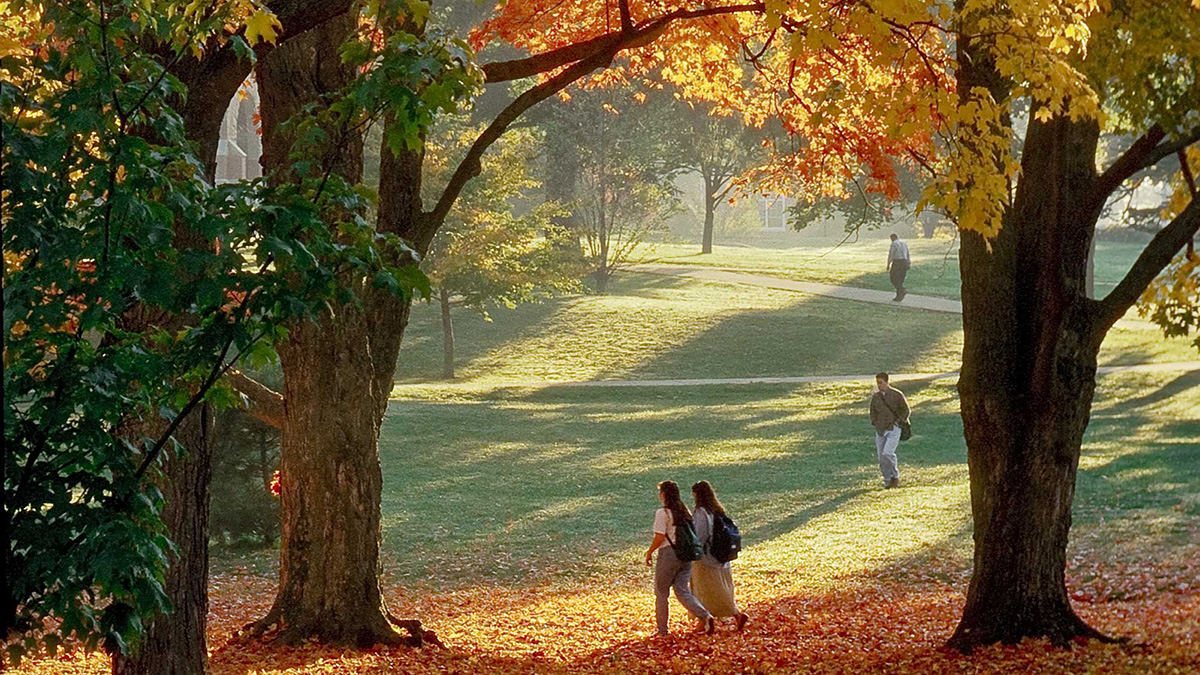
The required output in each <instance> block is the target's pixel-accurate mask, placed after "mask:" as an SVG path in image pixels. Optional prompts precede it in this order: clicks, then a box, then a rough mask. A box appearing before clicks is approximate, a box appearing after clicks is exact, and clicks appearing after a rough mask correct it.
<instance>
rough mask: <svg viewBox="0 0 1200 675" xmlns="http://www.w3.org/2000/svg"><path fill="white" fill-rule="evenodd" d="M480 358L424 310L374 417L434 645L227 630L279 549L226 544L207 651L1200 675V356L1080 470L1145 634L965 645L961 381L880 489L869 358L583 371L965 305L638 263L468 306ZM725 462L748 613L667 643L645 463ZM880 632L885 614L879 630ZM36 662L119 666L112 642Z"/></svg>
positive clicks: (877, 362)
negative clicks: (715, 277) (841, 296)
mask: <svg viewBox="0 0 1200 675" xmlns="http://www.w3.org/2000/svg"><path fill="white" fill-rule="evenodd" d="M456 318H457V334H458V338H459V355H460V366H461V368H460V373H461V375H462V377H461V379H460V380H458V381H455V382H451V383H443V382H438V381H436V380H435V379H434V378H435V377H436V376H437V373H438V368H439V365H440V361H441V357H440V351H439V350H440V332H439V326H438V323H437V319H438V316H437V310H436V307H432V306H420V307H417V308H416V310H414V312H413V319H412V325H411V327H410V329H409V334H408V335H407V336H406V340H405V345H404V348H403V350H402V352H401V356H400V367H399V371H398V382H397V385H396V387H395V389H394V392H393V395H394V398H395V399H396V400H394V401H393V403H392V405H391V407H390V409H389V412H388V416H387V418H386V420H385V422H384V426H383V430H382V435H381V440H380V451H381V466H382V470H383V478H384V483H383V486H384V492H383V505H382V507H383V508H382V510H383V533H382V535H383V536H382V545H383V557H384V568H385V574H384V578H383V586H384V589H385V592H386V594H387V597H388V602H389V606H390V608H391V609H392V610H393V611H394V612H395V613H396V614H398V615H401V616H418V617H420V618H421V619H422V620H423V621H424V622H425V623H426V625H427V626H429V627H432V628H434V629H435V630H437V631H438V633H439V635H440V636H441V637H442V638H443V639H444V640H445V641H446V642H447V643H448V644H449V645H450V646H451V648H450V649H448V650H445V651H439V650H420V651H419V652H414V651H412V650H405V649H373V650H368V651H356V650H343V649H338V648H327V647H316V646H302V647H300V648H278V647H264V646H262V645H258V644H251V645H245V644H241V643H238V642H234V641H230V636H231V635H232V634H233V631H234V630H235V629H236V628H237V627H239V626H241V625H242V624H244V623H245V622H247V621H250V620H252V619H254V618H258V617H261V616H262V615H263V614H264V613H265V612H266V611H267V609H268V608H269V606H270V603H271V600H272V597H273V584H274V573H273V570H272V567H273V561H274V559H275V557H276V555H277V553H276V552H274V551H261V552H258V553H253V554H248V555H240V556H235V555H232V554H230V553H229V552H227V551H217V552H215V554H214V557H213V570H214V575H213V577H212V578H211V580H210V586H211V589H212V597H213V604H212V607H211V611H210V616H211V624H210V647H211V649H212V657H211V663H210V671H211V673H212V674H213V675H248V674H250V673H259V674H264V675H265V674H272V675H283V674H285V673H286V674H288V675H300V674H306V675H307V674H309V673H312V674H314V675H315V674H316V673H337V674H339V675H349V674H350V673H378V674H380V675H382V674H383V673H394V672H421V673H444V672H458V673H476V672H520V673H529V672H543V673H562V674H563V675H566V674H567V673H579V672H597V673H628V672H641V673H662V672H678V673H683V672H697V669H698V668H703V669H706V671H707V672H714V673H741V672H810V673H843V674H844V673H898V672H911V673H925V672H931V673H932V672H937V673H955V674H962V675H967V673H971V674H972V675H977V674H979V673H995V674H997V675H999V674H1000V673H1013V672H1021V673H1037V674H1042V673H1045V674H1047V675H1048V674H1050V673H1055V674H1058V673H1064V672H1073V673H1074V672H1079V673H1084V672H1096V673H1099V672H1105V673H1121V674H1126V673H1127V674H1132V673H1138V674H1139V675H1140V674H1142V673H1152V674H1158V673H1162V674H1163V675H1166V674H1167V673H1182V672H1195V670H1194V664H1195V663H1197V662H1200V623H1197V622H1196V620H1195V617H1196V616H1197V615H1200V526H1198V524H1200V462H1197V461H1196V450H1197V448H1200V414H1198V412H1197V411H1200V372H1195V371H1192V372H1171V371H1164V372H1119V373H1114V374H1110V375H1105V376H1102V377H1101V378H1100V381H1099V388H1098V391H1097V395H1096V400H1095V404H1094V414H1093V420H1092V423H1091V425H1090V427H1089V430H1088V434H1087V436H1086V439H1085V445H1084V449H1083V456H1082V460H1081V462H1080V471H1079V477H1078V482H1077V494H1076V500H1075V525H1074V528H1073V530H1072V543H1071V547H1070V550H1069V552H1068V587H1069V589H1070V591H1071V593H1072V596H1073V598H1074V602H1075V606H1076V608H1077V610H1078V611H1079V612H1080V613H1081V615H1082V616H1083V617H1084V618H1085V619H1086V620H1088V621H1090V622H1092V623H1093V624H1094V625H1096V626H1098V627H1100V628H1101V629H1102V630H1105V631H1109V632H1112V633H1115V634H1120V635H1126V636H1132V637H1134V638H1135V639H1138V640H1143V641H1150V642H1151V643H1152V644H1151V646H1150V647H1145V648H1141V649H1136V650H1127V649H1123V648H1120V647H1112V646H1104V645H1096V644H1092V645H1088V646H1085V647H1079V648H1076V649H1073V650H1070V651H1062V650H1048V649H1046V648H1045V646H1044V645H1041V644H1038V643H1032V644H1024V645H1021V646H1016V647H994V648H989V649H986V650H983V651H982V652H980V653H979V654H977V655H976V656H974V657H971V658H962V657H955V656H951V655H947V654H945V653H943V652H941V651H940V650H939V647H940V645H941V644H943V642H944V641H945V639H946V638H947V637H948V635H949V633H950V631H952V630H953V628H954V625H955V622H956V620H957V618H958V615H959V613H960V611H961V607H962V601H963V592H964V589H965V587H966V579H967V575H968V573H969V569H970V553H971V547H970V531H971V526H970V518H969V497H968V495H969V490H968V476H967V468H966V463H965V455H966V449H965V446H964V443H963V439H962V427H961V421H960V419H959V417H958V414H957V395H956V392H955V389H954V386H953V380H952V379H938V380H930V379H914V380H910V381H901V382H898V383H897V384H898V386H899V387H900V388H901V389H903V390H904V391H906V392H907V393H908V395H909V398H910V401H911V402H912V404H913V408H914V413H915V418H914V427H915V431H916V436H915V437H914V438H913V440H911V441H910V442H908V443H906V444H904V445H902V446H901V451H900V462H901V475H902V480H903V482H904V486H903V488H902V489H900V490H886V491H885V490H883V489H881V487H880V485H879V483H880V479H879V476H878V470H877V468H876V466H875V460H874V450H873V444H872V439H871V435H872V431H871V429H870V427H869V425H868V424H867V422H866V420H865V416H866V403H867V398H868V396H869V383H868V382H841V383H819V384H804V385H710V386H687V387H645V386H638V387H628V388H599V387H570V386H562V385H561V384H559V385H556V384H555V382H559V383H562V382H564V381H570V380H592V379H612V378H618V379H657V378H720V377H743V376H750V375H842V374H865V373H873V372H875V371H877V370H880V369H886V370H892V371H896V372H905V371H907V372H918V373H920V372H925V373H934V372H939V371H945V370H950V369H953V368H954V367H956V361H957V354H958V351H959V349H960V348H961V331H960V329H959V326H958V321H959V317H958V316H955V315H946V314H937V313H931V312H921V311H914V310H906V309H903V308H896V307H892V306H875V305H868V304H864V303H854V302H850V301H843V300H834V299H828V298H818V297H810V296H805V295H801V294H794V293H786V292H782V291H767V290H764V289H757V288H751V287H745V286H734V285H722V284H715V283H706V282H700V281H694V280H687V279H679V278H664V277H655V276H650V275H640V274H639V275H633V274H631V275H624V276H622V277H620V278H618V280H617V282H616V283H615V285H614V287H613V291H612V293H611V294H610V295H607V296H580V297H569V298H560V299H556V300H553V301H551V302H547V303H544V304H541V305H534V306H526V307H522V308H519V309H517V310H514V311H497V312H495V313H494V316H493V319H494V321H492V322H490V323H489V322H485V321H483V320H482V319H480V318H479V317H477V316H475V315H472V314H470V313H467V312H460V313H458V314H457V317H456ZM1195 358H1196V356H1195V354H1194V352H1192V351H1191V350H1190V349H1189V348H1188V347H1187V346H1186V344H1185V343H1183V342H1181V341H1167V340H1163V339H1162V338H1161V336H1159V335H1158V334H1157V333H1155V332H1154V331H1150V330H1142V329H1140V328H1137V327H1131V328H1123V329H1121V331H1120V332H1118V333H1116V334H1115V335H1114V336H1113V338H1112V339H1110V341H1109V343H1108V344H1107V346H1106V348H1105V352H1104V356H1103V360H1104V361H1105V362H1108V363H1120V362H1142V361H1146V360H1160V361H1181V360H1191V359H1195ZM666 478H671V479H674V480H676V481H678V482H679V483H681V484H682V485H683V486H684V488H685V490H686V489H687V487H688V486H690V484H691V483H692V482H693V481H695V480H698V479H701V478H704V479H707V480H710V481H712V482H713V483H714V484H715V485H716V487H717V489H718V492H719V494H720V495H721V498H722V500H723V501H724V502H725V504H726V505H727V507H728V508H729V509H730V512H731V514H732V515H733V516H734V517H735V518H736V519H737V520H738V522H739V524H740V526H741V527H742V531H743V533H744V535H745V540H746V544H747V545H748V547H747V549H746V550H745V552H744V553H743V555H742V556H741V557H740V558H739V559H738V561H737V562H736V567H735V578H736V580H737V584H738V597H739V601H740V602H741V603H742V605H743V606H744V607H745V608H746V609H747V610H748V611H749V612H750V613H751V614H752V615H753V616H754V620H753V623H752V624H751V629H750V630H749V631H748V632H747V633H746V634H744V635H741V634H734V633H731V632H729V631H728V630H726V631H723V632H720V633H718V634H717V635H716V636H713V637H711V638H707V637H690V636H688V635H687V634H686V630H687V622H686V621H685V620H684V619H683V617H682V616H681V612H680V611H679V608H678V606H677V605H673V609H672V616H673V617H674V618H673V622H674V623H673V630H674V635H673V636H671V637H669V638H661V639H656V638H652V637H650V634H651V633H652V630H653V625H652V615H653V598H652V595H651V593H650V585H649V584H650V581H649V579H650V573H649V572H648V571H647V570H646V568H645V567H644V566H642V564H641V562H640V559H641V553H642V551H643V550H644V547H645V546H646V544H647V543H648V540H649V525H650V521H651V517H652V514H653V511H654V509H655V508H656V507H657V500H656V496H655V490H654V485H655V483H656V482H658V481H660V480H663V479H666ZM880 626H886V630H880ZM14 672H16V673H20V674H21V675H50V674H51V673H55V674H60V673H75V674H80V675H82V674H84V673H87V674H88V675H92V674H95V675H99V674H100V673H103V672H108V666H107V661H106V659H105V658H104V657H103V656H102V655H92V656H84V655H70V656H67V657H63V658H61V659H56V660H55V659H52V660H44V661H39V662H35V663H32V664H29V665H27V666H24V667H22V668H21V669H18V670H15V671H14Z"/></svg>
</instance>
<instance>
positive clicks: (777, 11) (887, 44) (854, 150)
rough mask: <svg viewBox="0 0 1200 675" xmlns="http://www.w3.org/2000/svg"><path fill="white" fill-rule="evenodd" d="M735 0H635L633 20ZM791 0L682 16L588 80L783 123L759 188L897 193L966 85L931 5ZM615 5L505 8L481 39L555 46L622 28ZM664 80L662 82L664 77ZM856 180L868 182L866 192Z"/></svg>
mask: <svg viewBox="0 0 1200 675" xmlns="http://www.w3.org/2000/svg"><path fill="white" fill-rule="evenodd" d="M751 4H752V3H741V2H737V0H726V1H725V2H720V3H717V2H695V1H694V0H657V1H644V0H630V3H629V6H630V14H631V17H632V21H633V24H634V26H638V27H643V26H648V25H651V24H653V22H654V21H655V20H657V19H659V18H661V17H664V16H671V15H673V14H676V13H679V12H684V11H696V10H700V9H701V8H710V9H711V8H714V7H733V6H738V5H744V6H747V7H749V6H750V5H751ZM892 4H893V5H896V7H895V8H893V9H891V10H890V13H889V12H888V11H883V10H881V9H880V8H879V7H872V6H871V5H869V4H867V3H845V2H822V1H819V0H789V1H780V2H768V3H766V4H765V5H761V6H758V7H757V8H755V9H745V10H743V11H738V12H733V13H729V14H720V15H715V16H704V17H700V18H691V19H680V20H676V21H673V22H671V23H670V24H669V25H668V26H667V27H666V29H665V30H664V31H663V33H662V34H661V35H660V36H659V37H658V38H657V39H655V40H654V41H653V42H650V43H649V44H647V45H645V46H641V47H637V48H634V49H629V50H626V51H625V52H622V54H621V55H620V56H619V57H618V59H617V61H616V62H614V64H613V65H612V66H611V67H609V68H607V69H603V70H601V71H599V72H598V73H597V74H595V75H593V76H592V77H591V79H589V80H588V81H586V82H585V83H584V85H583V86H589V87H595V86H604V85H607V84H613V83H628V82H641V83H642V84H648V85H649V86H661V83H667V84H670V85H672V86H673V88H674V89H675V90H677V91H678V92H679V95H681V96H682V97H684V98H687V99H689V100H704V101H708V102H710V103H712V104H714V107H715V109H716V111H717V114H721V115H736V116H739V117H741V118H742V119H743V120H745V122H746V123H748V124H750V125H753V126H756V127H763V126H767V127H768V128H771V129H779V130H782V131H783V132H784V134H783V136H782V137H781V138H780V139H779V140H778V142H777V143H775V144H774V147H773V150H774V152H772V153H771V158H770V160H769V161H768V163H767V164H765V165H764V166H762V167H758V169H757V170H756V171H753V172H752V173H751V174H750V175H748V176H747V177H746V179H747V180H746V181H744V182H749V181H750V179H753V180H754V181H755V182H756V183H757V189H759V190H762V191H771V192H777V193H785V194H793V195H801V196H806V197H809V198H816V197H818V196H824V195H829V196H841V197H845V196H848V195H850V194H851V193H853V192H856V191H857V190H859V189H862V190H866V191H868V192H878V193H882V194H884V195H885V196H888V197H892V198H896V197H898V196H899V188H898V184H897V175H896V166H897V164H906V165H910V166H916V165H917V164H918V163H926V164H927V163H928V162H932V161H933V158H934V155H935V154H936V153H935V149H934V141H935V135H936V133H937V130H938V129H939V128H943V127H944V122H945V120H944V119H942V117H941V113H940V112H939V108H938V106H937V103H936V102H937V100H938V97H937V96H936V95H933V94H931V92H932V93H936V92H941V93H942V94H949V93H950V92H952V91H953V90H954V84H953V78H952V77H951V75H950V57H949V54H948V52H947V51H946V43H945V41H944V39H943V37H944V36H942V35H940V34H939V33H938V32H937V31H936V30H934V29H932V28H930V27H929V26H928V25H926V24H928V23H930V21H929V20H930V19H931V18H932V16H931V15H929V14H928V12H927V10H925V9H923V8H922V7H921V6H920V5H919V4H914V3H902V2H898V3H892ZM618 7H619V4H618V3H617V2H597V1H593V0H567V1H563V0H533V1H525V0H522V1H521V2H507V3H504V4H503V5H502V6H501V7H500V9H499V10H498V13H497V15H496V16H495V17H494V18H492V19H491V20H489V21H488V22H486V23H485V24H483V25H482V26H480V27H479V28H478V29H477V30H476V31H475V32H474V34H473V37H472V41H473V43H474V44H475V45H476V46H477V47H483V46H484V45H486V44H488V43H489V42H491V41H504V42H508V43H511V44H514V45H516V46H518V47H520V48H522V49H524V50H525V51H526V52H527V53H529V54H543V53H546V52H550V51H553V50H554V49H558V48H562V47H565V46H568V45H571V44H575V43H579V42H582V41H585V40H588V39H594V38H598V37H601V36H604V35H606V34H612V33H615V32H617V31H619V30H620V28H621V18H620V14H619V9H618ZM655 81H658V83H656V82H655ZM854 183H858V185H857V186H855V185H854Z"/></svg>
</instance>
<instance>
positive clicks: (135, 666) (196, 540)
mask: <svg viewBox="0 0 1200 675" xmlns="http://www.w3.org/2000/svg"><path fill="white" fill-rule="evenodd" d="M160 426H161V425H160ZM212 430H213V416H212V415H211V414H210V411H209V409H208V406H207V405H201V406H199V407H198V408H197V409H195V410H194V411H193V412H192V413H191V414H190V415H189V416H188V418H187V419H186V420H184V421H183V423H182V424H180V425H179V428H178V429H177V430H176V433H175V438H176V439H177V440H179V442H180V443H181V444H182V445H183V446H184V448H185V450H184V452H183V453H182V454H177V455H174V456H172V457H171V459H170V460H169V461H168V462H167V464H166V466H165V467H164V470H163V475H164V481H163V484H162V485H161V488H162V492H163V498H164V505H163V520H164V521H165V522H166V524H167V533H168V536H169V537H170V538H171V541H172V542H174V543H175V546H177V547H178V549H179V551H178V554H177V555H174V556H172V557H171V559H170V567H169V568H168V569H167V575H166V590H167V597H168V598H169V599H170V601H171V607H172V611H171V612H170V613H169V614H164V615H161V616H158V617H155V619H154V620H153V622H152V623H151V624H150V628H149V630H148V631H147V632H146V635H145V636H144V638H143V641H142V642H141V643H140V644H139V646H138V647H137V648H135V649H134V651H133V653H132V654H130V655H128V656H114V657H113V660H112V672H113V675H203V673H204V671H205V668H206V666H207V664H208V648H207V645H206V643H205V638H206V635H205V631H206V627H207V621H208V498H209V485H210V483H211V479H212V446H211V439H212ZM147 433H151V434H152V432H147Z"/></svg>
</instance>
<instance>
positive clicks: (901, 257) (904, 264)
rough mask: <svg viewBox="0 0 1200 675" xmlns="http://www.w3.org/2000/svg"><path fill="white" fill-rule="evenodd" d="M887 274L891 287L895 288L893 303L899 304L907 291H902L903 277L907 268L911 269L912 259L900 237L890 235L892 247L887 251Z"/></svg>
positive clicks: (906, 245) (906, 273)
mask: <svg viewBox="0 0 1200 675" xmlns="http://www.w3.org/2000/svg"><path fill="white" fill-rule="evenodd" d="M887 266H888V272H889V273H890V275H891V277H892V285H893V286H895V287H896V297H894V298H892V301H893V302H900V301H901V300H903V299H904V296H906V295H908V291H906V290H904V277H905V276H907V275H908V268H909V267H912V258H911V257H909V255H908V244H906V243H904V242H902V241H900V237H898V236H896V235H895V234H893V235H892V247H891V248H889V249H888V264H887Z"/></svg>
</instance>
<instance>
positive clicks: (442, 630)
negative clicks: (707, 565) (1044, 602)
mask: <svg viewBox="0 0 1200 675" xmlns="http://www.w3.org/2000/svg"><path fill="white" fill-rule="evenodd" d="M735 564H736V563H735ZM631 567H633V565H632V564H631ZM1198 573H1200V545H1197V544H1193V545H1192V546H1190V547H1185V548H1183V549H1181V550H1177V551H1174V552H1172V553H1171V555H1169V556H1167V555H1163V556H1158V559H1157V560H1156V561H1155V562H1153V563H1131V564H1126V565H1106V566H1103V567H1102V566H1101V564H1100V563H1090V562H1088V563H1084V562H1077V563H1076V564H1075V565H1074V566H1073V568H1072V579H1071V582H1070V585H1071V587H1072V588H1074V589H1075V598H1076V605H1077V609H1078V610H1079V612H1080V614H1081V615H1082V616H1083V617H1084V618H1085V619H1086V620H1087V621H1088V622H1089V623H1091V624H1092V625H1094V626H1098V627H1100V628H1101V629H1102V630H1106V631H1109V632H1110V633H1112V634H1116V635H1123V636H1128V637H1130V638H1132V639H1133V643H1132V645H1124V646H1122V645H1103V644H1098V643H1088V644H1084V645H1079V646H1077V647H1076V648H1074V649H1071V650H1060V649H1057V648H1052V647H1051V646H1049V645H1048V644H1046V643H1044V642H1039V641H1027V642H1025V643H1023V644H1021V645H1016V646H997V647H991V648H986V649H981V650H979V651H977V652H976V653H975V654H973V655H971V656H969V657H967V656H961V655H959V654H957V653H953V652H946V651H944V650H942V649H941V645H942V643H943V642H944V641H945V640H946V638H947V637H948V636H949V634H950V632H951V631H952V630H953V628H954V625H955V622H956V621H957V619H958V616H959V613H960V611H961V609H962V603H963V596H962V589H963V588H965V580H966V577H965V572H964V570H961V569H931V568H930V567H929V566H928V565H925V566H921V567H917V568H913V569H892V570H889V571H887V572H885V573H882V574H879V575H875V576H871V577H866V578H855V579H847V580H844V581H843V582H842V583H840V584H837V585H836V586H835V587H834V588H833V589H832V590H821V589H818V588H814V587H812V586H806V585H805V580H804V579H803V575H795V576H787V577H782V576H780V575H745V576H747V577H748V578H746V579H739V582H740V585H739V598H740V601H741V603H742V604H743V606H744V607H745V608H746V609H747V611H749V612H750V613H751V615H752V617H753V618H752V621H751V623H750V624H749V626H747V629H746V632H745V633H742V634H739V633H736V632H734V631H733V629H732V627H731V626H730V625H729V624H728V620H726V624H725V625H722V626H721V627H720V628H719V630H718V632H717V634H716V635H714V636H711V637H707V636H703V635H699V634H695V633H692V632H691V631H692V630H693V627H692V626H691V625H690V624H688V623H687V622H685V621H683V620H682V619H681V618H680V615H681V614H682V610H681V608H680V607H679V605H678V604H675V603H674V601H672V603H673V604H672V614H673V617H672V618H673V621H674V624H673V626H672V628H673V633H672V634H671V635H670V636H668V637H664V638H659V637H654V636H653V635H652V634H653V605H654V600H653V596H652V595H651V593H650V589H649V580H648V578H643V577H640V576H634V575H632V574H628V575H622V577H623V578H622V579H620V580H619V581H614V580H612V579H597V580H595V581H594V583H590V584H583V585H581V586H575V587H570V588H563V587H556V586H555V585H554V584H553V583H551V584H543V585H537V586H534V587H523V588H496V587H473V588H469V589H463V590H459V591H445V592H429V591H422V592H405V591H402V590H398V589H393V590H392V592H390V593H389V594H388V602H389V605H390V607H391V609H392V610H393V612H395V613H396V614H399V615H401V616H417V617H419V618H421V620H422V621H423V622H424V623H425V624H426V626H427V627H428V628H432V629H433V630H435V631H437V633H438V634H439V636H440V637H441V638H442V640H443V641H444V642H445V643H446V644H447V645H449V648H448V649H446V650H439V649H434V648H426V649H422V650H412V649H406V648H376V649H369V650H362V651H359V650H350V649H337V648H331V647H319V646H302V647H297V648H284V647H276V646H271V645H267V644H263V643H259V642H252V643H248V644H246V643H239V642H233V641H230V636H231V635H232V633H233V631H234V630H236V628H237V627H239V626H241V625H242V624H244V623H245V622H248V621H250V620H252V619H254V618H257V617H259V616H262V615H263V614H264V613H265V612H266V611H267V609H268V608H269V605H270V603H271V600H272V598H273V597H274V592H273V584H272V582H271V581H269V580H268V579H265V578H262V577H259V576H253V575H248V574H234V575H220V576H216V577H214V578H213V579H212V582H211V589H212V607H211V612H210V633H211V638H210V640H211V642H210V645H211V647H212V649H213V652H212V657H211V664H210V665H211V668H210V670H211V672H212V674H213V675H250V674H251V673H254V674H262V675H267V674H288V675H301V674H316V673H334V674H342V675H350V674H352V673H370V674H380V675H382V674H383V673H498V672H499V673H502V672H511V673H529V672H538V673H563V674H564V675H565V674H566V673H580V672H590V673H647V674H649V673H664V672H667V673H689V672H706V673H740V672H755V673H770V672H805V673H818V674H823V673H846V674H850V673H884V672H887V673H964V674H965V673H972V674H975V673H996V674H999V673H1034V674H1036V673H1047V674H1049V673H1130V674H1132V673H1138V674H1142V673H1146V674H1150V675H1156V674H1161V675H1166V674H1168V673H1195V672H1196V664H1200V577H1198ZM107 668H108V663H107V660H106V659H105V658H104V657H103V656H102V655H99V654H96V655H91V656H82V655H74V656H67V657H63V658H59V659H52V660H43V661H40V662H38V663H36V664H33V663H30V664H26V665H25V666H24V667H22V668H21V669H18V670H16V671H15V672H16V673H18V674H19V675H50V674H51V673H54V674H56V675H85V674H86V675H93V674H95V675H99V674H100V673H105V672H107Z"/></svg>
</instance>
